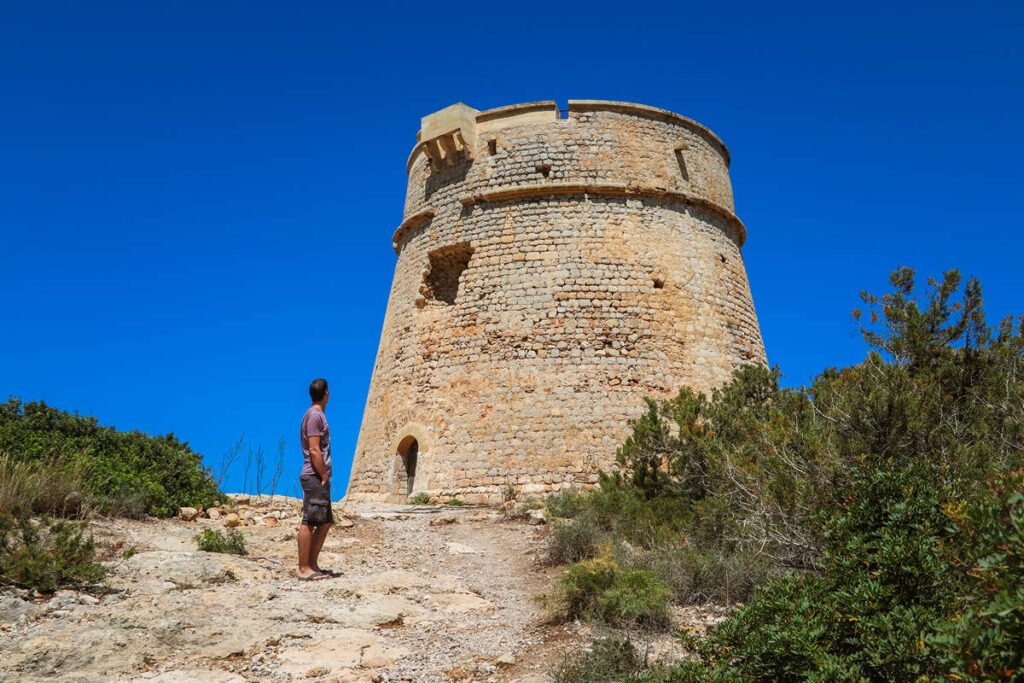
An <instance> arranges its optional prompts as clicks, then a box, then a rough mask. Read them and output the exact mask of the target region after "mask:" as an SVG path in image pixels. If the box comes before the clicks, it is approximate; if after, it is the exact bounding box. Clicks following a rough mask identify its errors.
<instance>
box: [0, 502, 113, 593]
mask: <svg viewBox="0 0 1024 683" xmlns="http://www.w3.org/2000/svg"><path fill="white" fill-rule="evenodd" d="M95 558H96V546H95V542H94V540H93V538H92V536H91V535H90V536H88V537H86V536H85V523H84V522H66V521H58V522H53V521H51V520H50V518H49V517H45V516H44V517H43V518H41V519H40V520H39V522H38V523H37V522H33V521H32V520H31V519H30V518H28V517H27V516H26V517H22V518H21V519H16V518H15V517H14V516H12V515H10V514H8V513H6V512H0V581H2V582H3V583H6V584H12V585H15V586H21V587H22V588H34V589H36V590H38V591H40V592H42V593H52V592H53V591H54V590H56V589H58V588H63V587H79V586H86V585H90V584H95V583H98V582H99V581H101V580H102V579H103V577H104V575H105V570H104V568H103V565H101V564H99V563H97V562H94V560H95Z"/></svg>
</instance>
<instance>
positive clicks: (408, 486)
mask: <svg viewBox="0 0 1024 683" xmlns="http://www.w3.org/2000/svg"><path fill="white" fill-rule="evenodd" d="M419 451H420V444H419V441H417V440H416V437H414V436H411V435H410V436H407V437H405V438H404V439H402V440H401V442H399V444H398V455H399V456H400V457H401V458H402V465H403V466H404V467H403V468H404V469H405V495H407V496H408V495H410V494H412V488H413V484H414V483H415V481H416V456H417V455H418V454H419Z"/></svg>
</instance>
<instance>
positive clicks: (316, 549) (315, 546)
mask: <svg viewBox="0 0 1024 683" xmlns="http://www.w3.org/2000/svg"><path fill="white" fill-rule="evenodd" d="M330 529H331V525H330V524H321V525H320V526H318V527H317V528H316V530H315V531H313V534H312V539H311V543H310V548H309V566H310V567H312V568H313V571H320V564H319V562H317V560H319V559H320V549H321V548H323V547H324V541H325V540H326V539H327V532H328V531H330Z"/></svg>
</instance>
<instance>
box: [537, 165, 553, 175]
mask: <svg viewBox="0 0 1024 683" xmlns="http://www.w3.org/2000/svg"><path fill="white" fill-rule="evenodd" d="M537 172H538V173H540V174H541V175H542V176H544V177H545V178H547V177H548V176H550V175H551V164H540V165H539V166H537Z"/></svg>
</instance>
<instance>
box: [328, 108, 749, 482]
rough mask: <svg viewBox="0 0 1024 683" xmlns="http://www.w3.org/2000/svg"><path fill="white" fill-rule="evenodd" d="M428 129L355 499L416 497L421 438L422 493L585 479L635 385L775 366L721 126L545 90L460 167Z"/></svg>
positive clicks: (624, 420)
mask: <svg viewBox="0 0 1024 683" xmlns="http://www.w3.org/2000/svg"><path fill="white" fill-rule="evenodd" d="M467 109H468V108H467ZM469 111H470V112H472V111H473V110H469ZM425 121H426V120H425ZM462 135H463V139H465V138H466V137H467V136H469V137H472V131H470V133H463V134H462ZM427 143H428V141H420V143H419V144H418V145H417V147H416V149H414V150H413V154H412V155H411V157H410V160H409V185H408V192H407V196H406V205H405V219H406V220H405V221H404V222H403V224H402V226H400V227H399V229H398V231H397V232H396V234H395V247H396V251H397V252H398V261H397V264H396V266H395V276H394V281H393V284H392V288H391V295H390V299H389V302H388V308H387V313H386V316H385V322H384V328H383V330H382V333H381V342H380V348H379V351H378V355H377V362H376V365H375V368H374V374H373V379H372V382H371V387H370V392H369V396H368V398H367V403H366V411H365V413H364V417H363V424H362V429H361V431H360V434H359V441H358V444H357V447H356V454H355V460H354V463H353V470H352V477H351V480H350V484H349V490H348V496H349V498H351V499H372V500H394V501H398V500H405V497H406V492H407V490H408V489H407V486H408V480H407V474H408V473H407V463H406V461H405V460H404V459H403V456H404V455H405V454H406V449H407V445H408V444H409V443H411V442H412V439H413V438H414V439H415V440H416V444H417V446H418V455H417V456H416V460H415V462H416V467H415V476H414V480H413V486H412V491H413V492H418V491H425V492H428V493H429V494H431V495H433V496H436V497H439V498H441V499H445V498H449V497H453V496H456V495H457V496H458V497H460V498H462V499H463V500H466V501H468V502H474V501H478V500H488V499H490V500H494V499H496V498H497V497H498V496H499V492H500V489H501V487H502V486H504V485H506V484H510V483H511V484H514V485H515V486H517V487H519V488H521V489H522V490H523V491H524V492H527V493H531V492H545V491H551V490H555V489H558V488H561V487H564V486H572V485H581V484H592V483H594V482H595V481H596V475H597V470H598V469H600V468H604V469H608V468H610V467H611V466H612V465H613V464H614V457H615V448H616V446H618V445H619V444H620V443H621V442H622V440H623V439H624V437H625V436H626V435H627V434H628V432H629V427H628V421H629V419H630V418H632V417H635V416H636V415H637V414H638V413H639V412H640V411H641V410H642V409H643V407H644V406H643V400H642V399H643V397H644V396H655V397H667V396H670V395H673V394H675V393H676V392H677V391H678V390H679V389H680V388H681V387H682V386H691V387H693V388H695V389H697V390H701V391H707V390H710V389H711V388H713V387H715V386H718V385H720V384H722V383H723V382H724V381H726V380H727V378H728V377H729V376H730V374H731V372H732V370H733V369H734V368H735V367H737V365H739V364H740V363H747V362H754V363H763V362H765V356H764V347H763V344H762V341H761V336H760V331H759V329H758V324H757V318H756V316H755V313H754V307H753V302H752V300H751V297H750V290H749V286H748V283H747V278H746V272H745V269H744V266H743V259H742V255H741V253H740V247H741V245H742V242H743V240H744V238H745V229H744V227H743V225H742V223H740V222H739V220H738V219H736V217H735V216H734V215H733V200H732V188H731V185H730V182H729V176H728V152H727V151H726V149H725V146H724V145H723V144H722V143H721V141H719V140H718V138H716V137H715V136H714V135H713V134H712V133H711V132H710V131H708V130H706V129H704V128H703V127H702V126H700V125H699V124H696V123H694V122H692V121H690V120H688V119H684V118H683V117H680V116H678V115H675V114H672V113H670V112H664V111H662V110H656V109H653V108H649V107H643V106H641V105H627V104H622V103H608V102H590V101H571V102H570V106H569V112H568V117H567V118H561V117H560V116H559V112H558V110H557V108H556V107H555V106H554V104H553V103H538V104H532V105H517V106H514V107H507V108H502V109H499V110H491V111H489V112H482V113H476V130H475V139H472V140H470V139H465V149H463V150H461V151H460V152H459V153H458V154H453V155H452V156H450V157H448V158H447V159H446V160H445V161H446V164H450V165H442V166H440V167H438V165H437V164H433V163H432V160H431V159H430V158H428V152H429V150H428V145H427ZM410 437H412V438H410Z"/></svg>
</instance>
